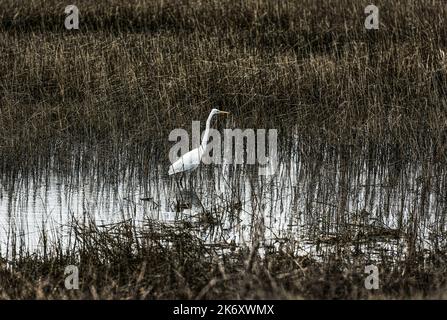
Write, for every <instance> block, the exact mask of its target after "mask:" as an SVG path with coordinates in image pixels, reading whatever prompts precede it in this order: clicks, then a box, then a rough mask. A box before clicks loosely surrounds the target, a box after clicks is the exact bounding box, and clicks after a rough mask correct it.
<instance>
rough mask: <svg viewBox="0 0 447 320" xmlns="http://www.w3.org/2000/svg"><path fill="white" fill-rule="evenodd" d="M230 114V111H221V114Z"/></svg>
mask: <svg viewBox="0 0 447 320" xmlns="http://www.w3.org/2000/svg"><path fill="white" fill-rule="evenodd" d="M221 113H222V114H230V113H229V112H228V111H219V114H221Z"/></svg>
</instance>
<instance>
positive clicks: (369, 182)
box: [0, 153, 447, 255]
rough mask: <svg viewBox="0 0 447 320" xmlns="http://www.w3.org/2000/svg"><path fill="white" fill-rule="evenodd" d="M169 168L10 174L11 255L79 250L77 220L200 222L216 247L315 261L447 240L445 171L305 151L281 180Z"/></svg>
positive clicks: (1, 227)
mask: <svg viewBox="0 0 447 320" xmlns="http://www.w3.org/2000/svg"><path fill="white" fill-rule="evenodd" d="M154 168H155V167H154ZM165 171H167V167H165V166H161V165H157V166H156V168H155V169H154V172H156V173H155V174H151V175H149V176H150V178H147V179H141V178H140V177H139V176H138V175H136V173H135V172H137V170H134V168H130V167H129V168H126V169H125V170H124V171H123V172H121V173H120V174H119V175H117V178H116V179H113V181H111V180H110V179H108V177H106V176H104V175H103V173H101V172H100V171H97V172H95V171H94V170H93V171H89V174H81V173H72V174H69V175H67V174H66V173H64V174H61V173H60V172H58V171H56V170H51V169H46V170H45V171H44V172H41V173H39V174H37V175H23V174H17V175H15V176H14V177H13V178H11V175H6V174H4V175H3V179H2V183H1V185H0V249H1V252H2V254H5V253H6V254H7V255H10V254H11V252H12V251H14V250H17V248H18V247H23V248H27V249H30V250H32V251H39V250H42V248H43V247H44V246H45V245H46V246H48V245H49V244H52V243H53V244H58V243H59V244H63V245H64V246H70V243H71V240H72V237H73V234H72V228H71V227H70V224H71V223H72V222H73V220H78V221H83V220H85V219H92V220H94V221H95V222H96V224H97V225H110V224H113V223H117V222H120V221H123V220H127V219H132V220H133V221H134V222H135V223H136V224H139V223H142V222H143V221H148V220H157V221H160V222H161V223H166V224H173V223H175V222H176V221H190V222H191V224H192V225H196V226H197V228H196V229H195V230H197V234H198V236H199V237H201V238H203V239H204V241H206V242H207V243H209V244H220V245H228V244H230V243H233V244H234V243H235V244H248V245H250V243H252V241H253V238H254V237H255V236H256V238H257V239H260V241H261V243H262V245H263V247H264V248H269V247H278V246H282V245H285V244H287V243H289V244H290V243H294V245H295V246H296V250H299V251H301V253H304V254H314V255H319V254H322V253H324V252H322V251H327V250H328V248H331V247H332V246H334V245H340V244H343V245H345V246H347V247H348V248H349V250H359V248H360V249H361V250H362V251H363V252H364V253H365V252H366V253H368V254H369V253H371V254H373V252H377V250H386V251H387V252H389V253H390V254H396V253H399V252H400V253H402V252H405V250H406V249H405V248H406V246H407V245H408V243H407V241H406V240H404V239H405V238H406V237H407V236H408V234H410V233H411V234H417V239H418V240H417V241H418V242H419V243H421V244H422V245H424V246H428V247H432V246H433V245H434V243H435V242H436V245H439V243H440V241H439V237H438V238H437V239H436V241H434V240H433V239H432V235H433V234H437V235H443V234H445V218H444V216H445V214H444V213H445V212H446V210H445V209H446V203H447V200H446V193H445V192H444V191H445V190H446V179H445V177H446V175H445V173H444V172H443V171H442V170H441V169H440V168H439V167H436V166H432V167H428V168H427V166H422V165H419V164H418V163H416V162H415V163H413V164H408V165H406V166H402V165H396V164H395V163H383V164H380V165H378V164H377V162H371V161H359V160H355V161H354V160H350V159H348V160H346V159H344V160H343V159H342V158H338V157H334V156H327V157H322V158H320V159H318V161H315V160H312V161H310V160H309V159H305V158H304V159H303V157H302V156H301V155H299V154H298V153H297V154H296V156H289V157H288V158H287V160H284V159H283V160H282V161H281V162H280V165H279V167H278V169H277V170H276V173H275V174H274V175H271V176H258V175H257V174H256V173H253V170H250V168H249V166H238V167H231V166H229V165H227V166H217V165H216V166H206V165H203V164H202V165H201V167H199V169H198V170H197V171H196V172H194V173H193V174H191V176H190V177H184V178H183V179H182V180H180V179H178V178H172V177H169V176H167V174H166V172H165ZM6 177H7V178H6ZM354 243H355V245H354ZM322 248H324V249H322Z"/></svg>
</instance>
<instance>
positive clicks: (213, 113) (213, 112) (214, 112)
mask: <svg viewBox="0 0 447 320" xmlns="http://www.w3.org/2000/svg"><path fill="white" fill-rule="evenodd" d="M211 114H212V115H215V114H229V112H227V111H220V110H219V109H216V108H214V109H213V110H211Z"/></svg>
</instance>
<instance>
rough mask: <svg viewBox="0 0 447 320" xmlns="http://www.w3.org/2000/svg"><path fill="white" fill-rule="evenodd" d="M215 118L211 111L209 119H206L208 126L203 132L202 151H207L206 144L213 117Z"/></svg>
mask: <svg viewBox="0 0 447 320" xmlns="http://www.w3.org/2000/svg"><path fill="white" fill-rule="evenodd" d="M212 118H213V114H212V113H210V115H209V116H208V119H207V120H206V128H205V133H204V134H203V138H202V143H201V145H200V153H201V154H203V153H205V151H206V145H207V143H208V138H209V135H210V126H211V119H212Z"/></svg>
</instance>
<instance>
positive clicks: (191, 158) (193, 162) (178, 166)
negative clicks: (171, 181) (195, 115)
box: [168, 109, 229, 175]
mask: <svg viewBox="0 0 447 320" xmlns="http://www.w3.org/2000/svg"><path fill="white" fill-rule="evenodd" d="M228 113H229V112H226V111H220V110H218V109H213V110H211V112H210V115H209V116H208V119H207V120H206V128H205V133H204V134H203V138H202V143H201V144H200V146H199V147H198V148H195V149H193V150H191V151H189V152H187V153H185V154H184V155H183V156H181V157H180V159H178V160H177V161H175V162H174V163H173V164H172V165H170V166H169V171H168V174H169V175H173V174H175V173H180V172H187V171H192V170H194V169H196V168H197V167H198V166H199V164H200V161H201V160H202V156H203V154H204V153H205V151H206V147H207V143H208V138H209V135H210V126H211V119H212V118H213V116H214V115H216V114H228Z"/></svg>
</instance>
